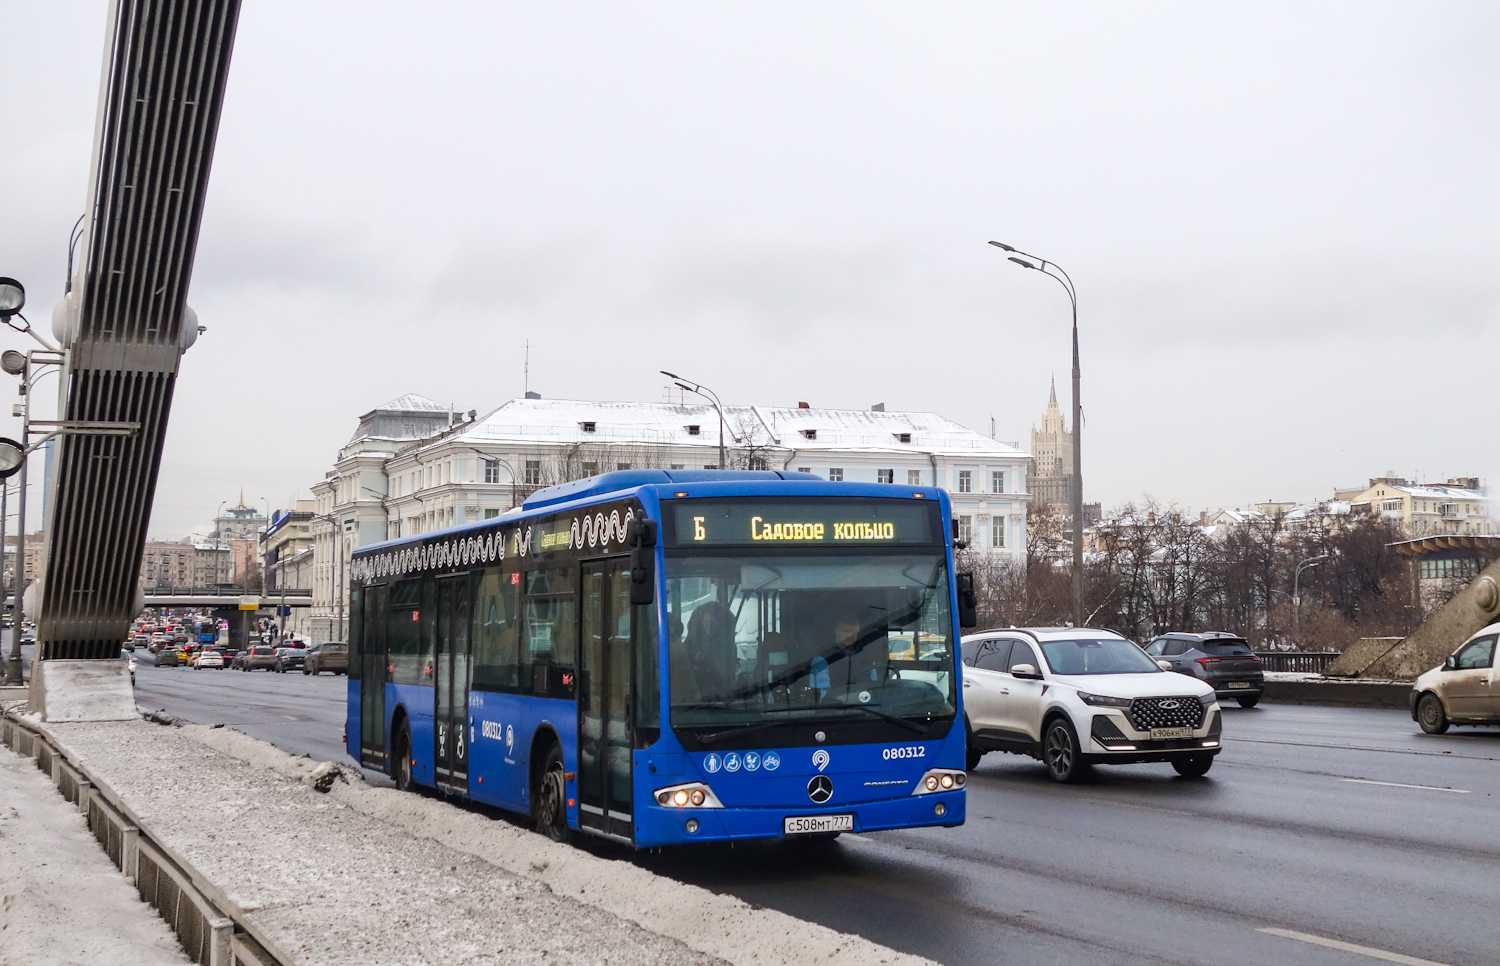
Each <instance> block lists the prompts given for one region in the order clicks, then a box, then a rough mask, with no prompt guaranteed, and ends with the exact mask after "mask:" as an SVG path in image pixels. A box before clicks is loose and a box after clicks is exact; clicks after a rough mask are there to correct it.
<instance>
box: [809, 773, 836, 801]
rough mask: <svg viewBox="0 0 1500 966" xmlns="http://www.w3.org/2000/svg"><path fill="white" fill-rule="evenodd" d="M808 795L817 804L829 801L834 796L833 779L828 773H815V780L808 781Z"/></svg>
mask: <svg viewBox="0 0 1500 966" xmlns="http://www.w3.org/2000/svg"><path fill="white" fill-rule="evenodd" d="M807 797H808V798H810V799H812V800H813V804H815V805H822V804H823V803H824V802H826V801H828V800H829V799H830V798H832V797H833V779H831V778H829V777H828V776H827V775H814V776H813V780H812V781H810V782H808V783H807Z"/></svg>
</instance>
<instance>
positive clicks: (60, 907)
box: [0, 746, 189, 966]
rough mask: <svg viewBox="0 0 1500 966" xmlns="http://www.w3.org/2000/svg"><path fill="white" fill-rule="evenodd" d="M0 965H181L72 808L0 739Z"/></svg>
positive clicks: (157, 922) (173, 942) (172, 940)
mask: <svg viewBox="0 0 1500 966" xmlns="http://www.w3.org/2000/svg"><path fill="white" fill-rule="evenodd" d="M0 897H3V898H0V966H100V964H104V963H108V964H110V966H179V964H181V966H186V964H187V963H188V962H189V960H188V958H187V956H186V955H184V953H183V951H182V947H181V946H179V945H178V943H177V937H176V936H173V935H172V932H171V930H169V929H168V928H167V924H166V923H165V922H163V921H162V919H161V917H159V916H158V915H157V914H156V911H155V910H153V909H152V908H151V907H150V906H148V905H146V904H145V903H144V902H142V901H141V900H140V897H139V896H138V895H137V894H136V891H135V889H134V888H132V887H131V886H130V884H129V883H127V882H126V881H125V877H124V876H122V875H121V874H120V870H119V869H117V868H115V866H114V864H113V863H111V862H110V861H109V857H108V856H106V855H105V854H104V850H103V849H101V848H100V847H99V843H98V842H97V841H96V840H95V839H94V837H93V835H91V834H90V833H89V830H88V827H87V826H86V825H85V824H84V820H83V816H82V815H81V814H79V812H78V808H77V807H76V806H73V805H69V804H68V803H67V802H65V801H64V800H63V799H62V796H60V795H59V794H58V793H57V789H56V788H55V787H53V785H52V782H51V781H50V780H49V779H48V778H47V777H46V776H45V775H43V774H42V773H41V772H39V771H37V769H36V762H35V761H34V760H32V759H30V758H21V757H20V756H18V755H16V754H14V753H13V752H11V751H10V749H8V748H5V747H4V746H0Z"/></svg>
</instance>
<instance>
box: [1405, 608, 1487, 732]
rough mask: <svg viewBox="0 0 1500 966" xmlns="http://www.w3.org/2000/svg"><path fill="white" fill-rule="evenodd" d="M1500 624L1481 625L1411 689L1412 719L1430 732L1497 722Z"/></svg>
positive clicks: (1419, 678) (1418, 679)
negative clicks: (1449, 727) (1497, 657)
mask: <svg viewBox="0 0 1500 966" xmlns="http://www.w3.org/2000/svg"><path fill="white" fill-rule="evenodd" d="M1497 649H1500V623H1496V624H1490V625H1489V626H1488V627H1484V628H1481V629H1480V630H1479V632H1478V633H1476V634H1471V635H1469V639H1468V640H1466V641H1464V642H1463V643H1462V644H1460V645H1459V647H1458V650H1456V651H1454V652H1453V653H1452V654H1449V655H1448V657H1447V659H1446V660H1444V661H1443V663H1442V664H1440V665H1438V666H1437V667H1435V668H1433V669H1432V670H1430V671H1428V672H1427V673H1425V674H1423V675H1421V676H1419V677H1418V678H1417V680H1416V683H1415V684H1413V685H1412V688H1411V716H1412V720H1414V721H1416V723H1417V724H1419V725H1421V727H1422V730H1423V731H1425V732H1427V733H1428V734H1430V735H1440V734H1442V733H1443V732H1445V731H1447V730H1448V726H1449V725H1456V724H1460V725H1487V724H1500V671H1497V669H1496V667H1495V651H1496V650H1497Z"/></svg>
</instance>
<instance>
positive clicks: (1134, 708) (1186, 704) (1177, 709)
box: [1129, 697, 1203, 731]
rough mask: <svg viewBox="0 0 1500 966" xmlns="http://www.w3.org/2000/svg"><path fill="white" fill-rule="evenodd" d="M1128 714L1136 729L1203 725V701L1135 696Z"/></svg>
mask: <svg viewBox="0 0 1500 966" xmlns="http://www.w3.org/2000/svg"><path fill="white" fill-rule="evenodd" d="M1129 714H1130V723H1131V724H1133V725H1135V729H1136V730H1137V731H1150V730H1151V729H1152V728H1194V729H1196V728H1201V727H1202V726H1203V703H1202V702H1200V701H1199V700H1198V699H1197V698H1194V697H1183V698H1178V697H1165V698H1136V699H1135V700H1134V701H1132V702H1130V712H1129Z"/></svg>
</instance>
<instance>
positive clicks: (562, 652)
mask: <svg viewBox="0 0 1500 966" xmlns="http://www.w3.org/2000/svg"><path fill="white" fill-rule="evenodd" d="M573 575H574V570H573V568H572V567H571V566H566V565H565V566H562V567H548V568H545V569H540V570H531V571H527V572H526V574H525V575H524V577H523V579H524V580H525V582H526V602H525V608H526V610H525V614H526V639H525V641H524V642H523V643H522V650H521V663H522V664H523V665H529V664H551V665H554V666H556V667H561V668H569V669H571V668H573V667H574V665H575V663H576V661H577V653H578V594H577V588H575V587H574V586H573Z"/></svg>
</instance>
